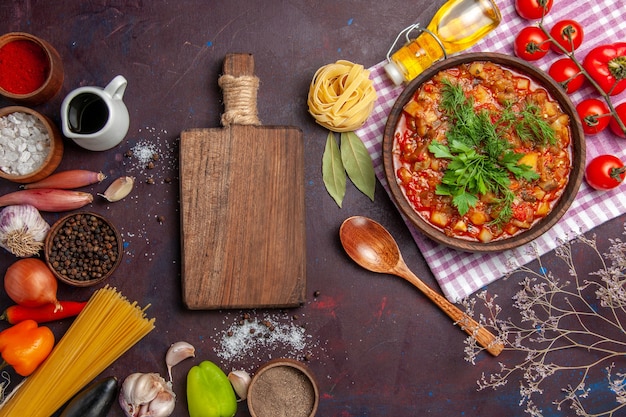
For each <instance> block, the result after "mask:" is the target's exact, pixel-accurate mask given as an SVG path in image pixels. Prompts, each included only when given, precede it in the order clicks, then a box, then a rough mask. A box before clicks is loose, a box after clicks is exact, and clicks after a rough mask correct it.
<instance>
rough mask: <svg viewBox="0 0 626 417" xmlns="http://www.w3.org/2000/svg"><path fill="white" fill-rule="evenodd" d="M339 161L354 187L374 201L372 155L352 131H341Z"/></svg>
mask: <svg viewBox="0 0 626 417" xmlns="http://www.w3.org/2000/svg"><path fill="white" fill-rule="evenodd" d="M341 161H342V162H343V167H344V169H345V170H346V172H347V173H348V177H350V180H351V181H352V183H353V184H354V185H355V186H356V188H358V189H359V190H360V191H361V192H362V193H363V194H365V195H366V196H368V197H369V198H370V200H372V201H374V191H375V189H376V175H375V174H374V164H373V163H372V157H371V156H370V154H369V152H368V151H367V148H366V147H365V145H364V144H363V142H362V141H361V139H360V138H359V137H358V136H357V135H356V133H354V132H342V133H341Z"/></svg>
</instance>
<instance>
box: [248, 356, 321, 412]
mask: <svg viewBox="0 0 626 417" xmlns="http://www.w3.org/2000/svg"><path fill="white" fill-rule="evenodd" d="M247 402H248V410H249V411H250V414H251V415H252V417H274V416H290V417H313V416H314V415H315V414H316V413H317V407H318V406H319V389H318V387H317V382H316V381H315V377H314V376H313V374H312V373H311V371H310V370H309V369H308V368H307V367H306V366H305V365H304V364H302V363H300V362H298V361H296V360H293V359H274V360H272V361H269V362H267V363H265V364H264V365H263V366H261V367H260V368H259V369H258V371H257V372H256V374H255V375H254V377H253V378H252V381H250V386H249V388H248V398H247Z"/></svg>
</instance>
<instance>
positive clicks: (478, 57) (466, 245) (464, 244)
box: [382, 52, 585, 252]
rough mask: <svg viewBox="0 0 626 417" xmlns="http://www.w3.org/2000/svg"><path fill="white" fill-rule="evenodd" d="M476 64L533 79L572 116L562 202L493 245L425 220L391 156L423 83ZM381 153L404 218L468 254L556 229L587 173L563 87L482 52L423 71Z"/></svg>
mask: <svg viewBox="0 0 626 417" xmlns="http://www.w3.org/2000/svg"><path fill="white" fill-rule="evenodd" d="M477 61H481V62H486V61H490V62H493V63H496V64H499V65H502V66H503V67H507V68H509V69H511V70H514V71H516V72H519V73H521V74H523V75H526V76H528V77H530V78H531V79H533V80H534V81H535V82H537V83H538V84H539V85H541V86H542V87H543V88H545V89H546V90H547V91H548V93H549V94H550V95H551V96H552V98H553V99H554V100H556V101H557V102H558V103H559V105H560V107H561V110H562V111H563V112H564V113H565V114H567V115H568V116H569V118H570V131H571V152H572V154H571V164H572V166H571V171H570V175H569V181H568V183H567V185H566V188H565V190H564V191H563V193H562V195H561V197H560V199H559V200H558V201H557V203H556V204H555V205H554V206H553V207H552V210H551V212H550V213H549V214H548V215H547V216H546V217H544V218H543V219H541V220H539V221H538V222H536V223H535V224H533V225H532V227H531V228H529V229H527V230H524V231H523V232H520V233H518V234H516V235H514V236H512V237H510V238H501V239H499V240H496V239H494V240H493V241H490V242H487V243H482V242H478V241H470V240H466V239H462V238H456V237H451V236H448V235H446V234H445V233H443V231H441V230H440V229H438V228H437V227H435V226H433V225H432V224H431V223H429V222H428V221H426V220H425V219H424V218H422V217H421V216H420V215H419V214H418V213H417V212H416V211H415V210H414V209H413V207H412V206H411V204H410V203H409V202H408V200H407V199H406V197H405V195H404V193H403V191H402V189H401V187H400V185H399V184H398V180H397V179H396V173H395V168H394V161H393V154H392V151H393V147H394V140H395V139H394V133H395V130H396V127H397V125H398V122H399V120H400V117H401V114H402V109H403V107H404V105H405V104H406V103H407V102H408V101H410V100H411V98H412V96H413V94H414V93H415V91H416V90H417V89H418V88H419V87H420V86H421V85H422V84H423V83H424V82H426V81H428V80H430V79H431V78H432V77H433V76H435V75H436V74H437V73H439V72H440V71H441V70H445V69H448V68H452V67H456V66H458V65H460V64H465V63H470V62H477ZM382 152H383V164H384V169H385V176H386V179H387V182H388V184H389V189H390V193H391V195H392V198H393V200H394V201H395V203H396V205H397V207H398V208H399V210H400V211H401V212H402V214H404V216H405V217H406V218H407V219H408V220H409V221H410V222H411V223H412V224H413V225H414V226H415V227H416V228H417V229H418V230H419V231H420V232H421V233H423V234H424V235H426V236H427V237H429V238H430V239H432V240H434V241H435V242H438V243H440V244H443V245H445V246H448V247H450V248H454V249H457V250H461V251H466V252H499V251H504V250H507V249H512V248H515V247H518V246H521V245H524V244H526V243H528V242H530V241H532V240H534V239H536V238H537V237H539V236H541V235H542V234H544V233H545V232H546V231H547V230H549V229H550V228H551V227H552V226H554V224H555V223H556V222H557V221H558V220H559V219H560V218H561V217H562V216H563V214H565V212H566V211H567V209H568V208H569V206H570V205H571V204H572V202H573V201H574V199H575V198H576V194H577V192H578V189H579V187H580V184H581V182H582V180H583V176H584V170H585V137H584V133H583V130H582V125H581V122H580V119H579V117H578V115H577V113H576V109H575V107H574V105H573V104H572V102H571V101H570V99H569V97H568V96H567V94H565V92H564V90H563V89H562V87H560V86H559V85H558V84H557V83H556V82H555V81H554V80H552V78H551V77H550V76H549V75H547V74H546V73H545V72H543V71H542V70H540V69H538V68H536V67H534V66H532V65H530V64H528V63H526V62H525V61H522V60H520V59H518V58H515V57H512V56H508V55H503V54H497V53H484V52H481V53H469V54H461V55H457V56H454V57H451V58H448V59H446V60H443V61H440V62H439V63H437V64H435V65H433V66H432V67H430V68H429V69H427V70H426V71H424V72H423V73H422V74H420V75H419V76H418V77H417V78H415V79H414V80H413V81H411V83H410V84H408V85H407V87H406V88H405V89H404V91H403V92H402V93H401V94H400V96H399V97H398V99H397V101H396V102H395V104H394V106H393V108H392V110H391V112H390V115H389V118H388V120H387V124H386V126H385V131H384V136H383V150H382Z"/></svg>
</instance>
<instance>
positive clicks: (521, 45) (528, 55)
mask: <svg viewBox="0 0 626 417" xmlns="http://www.w3.org/2000/svg"><path fill="white" fill-rule="evenodd" d="M549 44H550V40H549V39H548V35H546V34H545V33H544V31H543V30H541V29H540V28H538V27H537V26H528V27H525V28H524V29H522V30H521V31H520V33H519V34H518V35H517V37H516V38H515V43H514V44H513V51H514V52H515V55H517V56H518V57H520V58H522V59H525V60H526V61H536V60H538V59H540V58H543V57H544V56H546V54H547V53H548V51H549V50H550V47H549Z"/></svg>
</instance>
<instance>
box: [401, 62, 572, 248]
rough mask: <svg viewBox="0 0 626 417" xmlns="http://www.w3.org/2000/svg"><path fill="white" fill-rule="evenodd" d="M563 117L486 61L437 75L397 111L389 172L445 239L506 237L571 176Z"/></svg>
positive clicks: (537, 89)
mask: <svg viewBox="0 0 626 417" xmlns="http://www.w3.org/2000/svg"><path fill="white" fill-rule="evenodd" d="M569 126H570V120H569V116H568V115H567V114H565V113H563V111H562V110H561V108H560V107H559V104H558V103H557V102H556V101H555V100H554V99H553V98H552V97H551V96H550V94H549V93H548V91H546V89H544V88H543V87H541V86H539V85H538V84H537V83H536V82H534V81H533V80H532V79H530V78H529V77H527V76H525V75H522V74H520V73H518V72H516V71H514V70H511V69H508V68H505V67H503V66H501V65H498V64H495V63H492V62H472V63H468V64H462V65H459V66H458V67H454V68H449V69H446V70H443V71H441V72H439V73H438V74H437V75H435V76H434V77H433V78H431V79H430V80H429V81H427V82H425V83H423V84H422V85H421V86H420V87H419V88H418V89H417V90H416V91H415V93H414V95H413V97H412V99H411V100H409V102H408V103H407V104H406V105H405V106H404V109H403V112H402V115H401V117H400V119H399V122H398V126H397V127H396V131H395V139H394V145H393V154H394V157H393V159H394V169H395V172H396V176H397V180H398V183H399V184H400V186H401V188H402V190H403V193H404V195H405V196H406V199H407V200H408V201H409V203H410V204H411V206H412V207H413V209H414V210H415V211H416V212H417V213H419V214H420V216H421V217H422V218H424V219H425V220H426V221H427V222H430V223H431V224H432V225H433V226H435V227H437V228H439V229H441V230H442V231H443V232H444V233H445V234H446V235H449V236H453V237H458V238H462V239H468V240H473V241H480V242H489V241H492V240H495V239H505V238H508V237H511V236H513V235H515V234H517V233H520V232H521V231H523V230H526V229H529V228H531V227H532V226H533V224H534V223H536V222H537V221H539V220H540V219H541V218H543V217H545V216H547V215H548V214H549V213H550V211H551V210H552V208H553V207H554V205H555V203H556V202H557V201H558V199H559V198H560V196H561V194H562V193H563V190H564V189H565V186H566V185H567V181H568V177H569V173H570V169H571V162H570V161H571V158H570V155H571V149H570V137H571V132H570V127H569Z"/></svg>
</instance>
